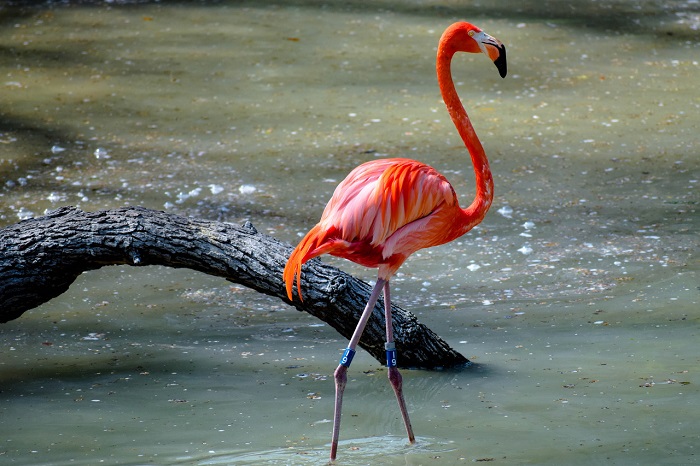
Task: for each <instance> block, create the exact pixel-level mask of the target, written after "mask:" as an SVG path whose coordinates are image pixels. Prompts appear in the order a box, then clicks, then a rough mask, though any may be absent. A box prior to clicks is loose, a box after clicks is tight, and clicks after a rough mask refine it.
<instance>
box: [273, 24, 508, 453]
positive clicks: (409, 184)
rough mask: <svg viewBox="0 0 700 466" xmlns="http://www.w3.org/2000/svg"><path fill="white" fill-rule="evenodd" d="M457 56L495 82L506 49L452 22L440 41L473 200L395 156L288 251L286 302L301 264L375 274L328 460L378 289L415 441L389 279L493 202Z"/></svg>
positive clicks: (348, 181)
mask: <svg viewBox="0 0 700 466" xmlns="http://www.w3.org/2000/svg"><path fill="white" fill-rule="evenodd" d="M456 52H469V53H479V52H482V53H484V54H486V55H487V56H488V57H489V58H490V59H491V60H492V61H493V62H494V64H495V65H496V67H497V68H498V71H499V73H500V75H501V77H505V76H506V72H507V67H506V49H505V47H504V46H503V44H502V43H501V42H500V41H499V40H498V39H495V38H494V37H492V36H490V35H488V34H486V33H485V32H483V31H482V30H481V29H479V28H478V27H476V26H474V25H472V24H470V23H466V22H458V23H455V24H452V25H451V26H449V27H448V28H447V29H446V30H445V32H444V33H443V34H442V37H441V38H440V42H439V45H438V52H437V66H436V68H437V79H438V83H439V85H440V92H441V93H442V98H443V100H444V102H445V105H446V106H447V111H448V112H449V114H450V117H451V118H452V121H453V123H454V125H455V126H456V127H457V131H458V132H459V134H460V136H461V137H462V140H463V141H464V145H465V146H466V147H467V150H468V151H469V155H470V156H471V159H472V164H473V166H474V174H475V177H476V197H475V198H474V200H473V201H472V203H471V204H470V205H469V206H468V207H467V208H466V209H462V208H461V207H460V206H459V201H458V199H457V195H456V194H455V191H454V189H453V188H452V186H451V185H450V183H449V182H448V181H447V179H446V178H445V177H444V176H443V175H441V174H440V173H438V171H437V170H435V169H434V168H432V167H430V166H428V165H426V164H424V163H421V162H417V161H415V160H410V159H403V158H395V159H381V160H373V161H371V162H366V163H363V164H362V165H360V166H359V167H357V168H355V169H354V170H353V171H352V172H350V174H349V175H348V176H347V177H346V178H345V179H344V180H343V181H342V182H341V183H340V184H339V185H338V187H337V188H336V189H335V192H334V193H333V197H331V199H330V201H329V202H328V205H326V208H325V210H324V211H323V215H322V216H321V220H320V221H319V222H318V223H317V224H316V226H314V227H313V228H312V229H311V230H310V231H309V232H308V233H307V234H306V236H305V237H304V238H303V239H302V240H301V241H300V242H299V245H298V246H297V247H296V249H294V252H292V254H291V256H290V257H289V260H288V262H287V265H286V267H285V268H284V275H283V277H284V282H285V284H286V287H287V296H288V297H289V299H290V300H292V299H293V298H292V292H293V288H294V278H295V276H296V285H297V290H298V294H299V299H302V295H301V266H302V264H303V263H304V262H306V261H308V260H309V259H312V258H314V257H316V256H320V255H321V254H331V255H333V256H338V257H344V258H345V259H349V260H351V261H353V262H356V263H358V264H361V265H364V266H366V267H376V268H378V269H379V273H378V278H377V283H376V285H375V286H374V289H373V290H372V293H371V295H370V298H369V301H368V302H367V306H366V307H365V309H364V311H363V313H362V316H361V317H360V320H359V322H358V324H357V327H356V328H355V332H354V333H353V335H352V338H351V339H350V342H349V343H348V347H347V349H346V350H345V352H344V353H343V356H342V357H341V359H340V364H339V365H338V368H337V369H336V370H335V373H334V377H335V388H336V394H335V413H334V418H333V437H332V441H331V460H334V459H335V458H336V454H337V450H338V436H339V431H340V413H341V408H342V402H343V392H344V390H345V386H346V384H347V370H348V367H349V366H350V362H351V361H352V357H353V356H354V354H355V348H356V347H357V344H358V342H359V341H360V336H361V335H362V332H363V331H364V328H365V325H366V323H367V320H368V319H369V317H370V315H371V314H372V311H373V309H374V306H375V304H376V302H377V300H378V298H379V294H380V293H381V292H382V290H383V291H384V310H385V318H386V352H387V368H388V375H389V381H390V383H391V386H392V388H393V389H394V392H395V394H396V399H397V400H398V403H399V409H400V411H401V416H402V417H403V422H404V425H405V426H406V432H407V434H408V440H409V442H411V443H414V442H415V437H414V435H413V428H412V427H411V421H410V420H409V418H408V411H407V409H406V402H405V400H404V396H403V389H402V379H401V374H400V373H399V370H398V368H397V367H396V349H395V344H394V337H393V329H392V323H391V298H390V295H389V280H390V278H391V277H392V276H393V275H394V273H396V271H397V270H398V268H399V267H400V266H401V264H403V262H404V261H405V260H406V258H408V256H410V255H411V254H412V253H414V252H416V251H418V250H419V249H423V248H427V247H430V246H437V245H439V244H443V243H447V242H448V241H452V240H454V239H455V238H458V237H460V236H462V235H463V234H465V233H466V232H468V231H469V230H471V229H472V228H473V227H474V226H475V225H477V224H478V223H479V222H481V220H482V219H483V218H484V216H485V215H486V212H487V211H488V209H489V207H490V206H491V202H492V200H493V178H492V176H491V171H490V169H489V164H488V160H487V159H486V154H485V153H484V149H483V147H482V146H481V142H480V141H479V138H478V137H477V135H476V132H475V131H474V127H473V126H472V124H471V122H470V121H469V117H468V116H467V112H466V111H465V110H464V107H463V106H462V103H461V102H460V99H459V96H458V95H457V91H456V90H455V86H454V83H453V81H452V73H451V71H450V64H451V62H452V57H453V55H454V54H455V53H456Z"/></svg>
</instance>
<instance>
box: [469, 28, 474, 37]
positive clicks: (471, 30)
mask: <svg viewBox="0 0 700 466" xmlns="http://www.w3.org/2000/svg"><path fill="white" fill-rule="evenodd" d="M467 34H469V37H474V34H476V33H475V32H474V30H473V29H470V30H469V32H468V33H467Z"/></svg>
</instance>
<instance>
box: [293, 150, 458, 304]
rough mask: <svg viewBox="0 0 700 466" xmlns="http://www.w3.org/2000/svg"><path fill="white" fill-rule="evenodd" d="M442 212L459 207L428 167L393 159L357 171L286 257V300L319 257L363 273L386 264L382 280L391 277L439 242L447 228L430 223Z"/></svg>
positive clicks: (451, 192)
mask: <svg viewBox="0 0 700 466" xmlns="http://www.w3.org/2000/svg"><path fill="white" fill-rule="evenodd" d="M445 207H459V205H458V202H457V196H456V194H455V192H454V189H452V186H451V185H450V183H449V182H448V181H447V179H446V178H445V177H444V176H443V175H441V174H440V173H439V172H438V171H437V170H435V169H434V168H432V167H430V166H429V165H426V164H423V163H420V162H417V161H415V160H411V159H400V158H398V159H381V160H373V161H371V162H366V163H364V164H362V165H360V166H358V167H357V168H355V169H354V170H353V171H352V172H350V173H349V174H348V176H347V177H346V178H345V179H344V180H343V181H342V182H341V183H340V184H339V185H338V187H337V188H336V189H335V191H334V193H333V196H332V197H331V199H330V201H328V204H327V205H326V208H325V209H324V211H323V215H322V216H321V220H320V221H319V222H318V224H316V226H314V227H313V228H312V229H311V230H310V231H309V232H308V233H307V234H306V236H305V237H304V238H303V239H302V240H301V241H300V242H299V244H298V245H297V247H296V248H295V250H294V252H293V253H292V254H291V255H290V257H289V260H288V261H287V265H286V267H285V271H284V281H285V284H286V288H287V294H288V296H289V298H290V299H291V298H292V288H293V283H294V277H295V275H296V278H297V289H299V275H300V273H301V265H302V264H303V263H305V262H306V261H308V260H310V259H312V258H314V257H316V256H319V255H321V254H332V255H334V256H339V257H344V258H346V259H349V260H352V261H354V262H357V263H359V264H362V265H365V266H367V267H381V266H382V265H386V264H390V265H389V269H388V272H387V274H391V273H393V271H395V270H396V269H398V267H399V266H400V265H401V263H403V261H404V260H405V258H406V257H408V256H409V255H410V254H411V253H413V252H415V251H416V250H418V249H421V248H424V247H428V246H434V245H437V244H441V243H443V242H444V239H443V237H444V233H445V231H446V229H447V228H448V227H449V225H443V224H441V223H440V222H435V221H434V220H435V219H437V218H438V217H439V218H440V219H442V220H444V219H445V218H447V216H445V215H440V214H439V213H440V212H445V210H446V209H445ZM447 210H450V209H447ZM392 256H395V257H394V260H390V259H389V258H390V257H392ZM380 272H381V270H380ZM299 294H300V296H301V293H299Z"/></svg>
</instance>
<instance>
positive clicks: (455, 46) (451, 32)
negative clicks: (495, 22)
mask: <svg viewBox="0 0 700 466" xmlns="http://www.w3.org/2000/svg"><path fill="white" fill-rule="evenodd" d="M441 43H443V44H444V45H445V48H446V49H448V50H450V51H451V53H454V52H469V53H479V52H481V53H483V54H484V55H486V56H487V57H489V58H490V59H491V61H493V63H494V64H495V65H496V68H498V73H499V74H500V75H501V77H502V78H505V77H506V74H507V73H508V65H507V63H506V48H505V46H504V45H503V44H502V43H501V41H500V40H498V39H496V38H495V37H493V36H491V35H489V34H487V33H485V32H484V31H482V30H481V29H480V28H478V27H477V26H474V25H473V24H471V23H467V22H459V23H454V24H453V25H452V26H450V27H448V28H447V29H446V30H445V32H444V33H443V35H442V39H441Z"/></svg>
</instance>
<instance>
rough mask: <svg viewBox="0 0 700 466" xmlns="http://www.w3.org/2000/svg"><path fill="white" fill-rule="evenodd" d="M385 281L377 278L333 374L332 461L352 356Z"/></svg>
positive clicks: (336, 446) (334, 455)
mask: <svg viewBox="0 0 700 466" xmlns="http://www.w3.org/2000/svg"><path fill="white" fill-rule="evenodd" d="M385 283H387V281H386V280H383V279H381V278H380V279H378V280H377V284H376V285H374V289H373V290H372V294H371V295H370V296H369V300H368V301H367V305H366V306H365V310H364V311H362V316H360V320H359V321H358V322H357V327H355V331H354V332H353V334H352V337H351V338H350V342H349V343H348V347H347V348H346V349H345V352H344V353H343V356H342V357H341V358H340V364H338V368H337V369H336V370H335V372H334V374H333V376H334V378H335V411H334V413H333V438H332V440H331V461H333V460H335V458H336V455H337V452H338V436H339V435H340V413H341V410H342V407H343V393H344V392H345V385H347V382H348V376H347V372H348V367H350V363H351V362H352V358H353V356H355V348H357V344H358V343H359V342H360V337H361V336H362V332H363V331H364V330H365V326H366V325H367V321H368V320H369V317H370V316H371V315H372V311H373V310H374V305H375V304H377V300H378V299H379V293H381V292H382V288H383V287H384V284H385Z"/></svg>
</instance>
